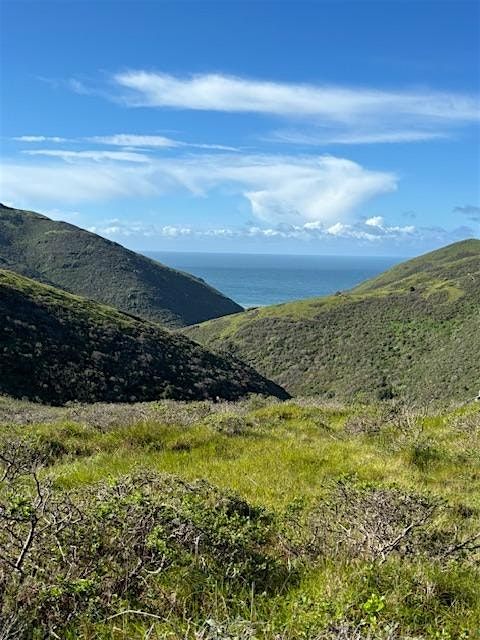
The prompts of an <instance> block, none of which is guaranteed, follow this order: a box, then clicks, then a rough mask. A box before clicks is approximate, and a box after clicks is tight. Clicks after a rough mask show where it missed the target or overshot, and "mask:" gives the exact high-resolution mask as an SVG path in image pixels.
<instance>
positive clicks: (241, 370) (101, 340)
mask: <svg viewBox="0 0 480 640" xmlns="http://www.w3.org/2000/svg"><path fill="white" fill-rule="evenodd" d="M0 393H4V394H7V395H11V396H14V397H17V398H18V397H26V398H29V399H35V400H40V401H43V402H47V403H50V404H63V403H65V402H67V401H69V400H79V401H83V402H93V401H98V400H103V401H108V402H112V401H121V402H129V401H134V400H153V399H158V398H175V399H185V400H188V399H192V400H195V399H202V398H212V399H215V398H216V397H220V398H226V399H235V398H239V397H241V396H244V395H246V394H248V393H260V394H263V395H274V396H277V397H280V398H285V397H288V394H286V393H285V392H284V391H283V389H281V388H280V387H278V386H277V385H275V384H274V383H271V382H270V381H268V380H266V379H265V378H263V377H262V376H261V375H259V374H258V373H257V372H256V371H254V370H253V369H252V368H250V367H249V366H247V365H245V364H243V363H241V362H237V361H235V360H233V359H231V358H225V357H222V356H218V355H214V354H212V353H210V352H208V351H207V350H206V349H204V348H203V347H200V346H199V345H197V344H195V343H194V342H192V341H190V340H189V339H188V338H186V337H184V336H181V335H178V334H174V333H172V332H170V331H167V330H166V329H162V328H161V327H160V326H158V325H156V324H154V323H151V322H149V321H146V320H140V319H138V318H135V317H133V316H129V315H127V314H124V313H121V312H118V311H117V310H115V309H113V308H111V307H107V306H104V305H101V304H98V303H96V302H93V301H91V300H87V299H85V298H81V297H79V296H75V295H72V294H69V293H66V292H64V291H61V290H59V289H55V288H53V287H50V286H47V285H43V284H40V283H38V282H35V281H34V280H30V279H28V278H25V277H23V276H20V275H18V274H15V273H13V272H10V271H5V270H0Z"/></svg>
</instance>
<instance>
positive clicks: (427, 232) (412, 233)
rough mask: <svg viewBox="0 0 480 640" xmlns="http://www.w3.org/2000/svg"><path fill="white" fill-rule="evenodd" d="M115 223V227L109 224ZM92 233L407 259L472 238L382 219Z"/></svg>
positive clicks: (106, 227) (105, 227) (102, 227)
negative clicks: (387, 251)
mask: <svg viewBox="0 0 480 640" xmlns="http://www.w3.org/2000/svg"><path fill="white" fill-rule="evenodd" d="M112 223H114V224H112ZM90 230H91V231H94V232H95V233H99V234H100V235H104V236H107V237H110V238H113V239H118V240H120V241H121V240H122V238H129V239H130V240H135V241H136V242H137V243H141V242H142V239H144V238H157V239H166V240H178V239H180V238H191V239H195V240H202V239H212V238H213V239H221V240H224V241H232V242H238V241H248V240H252V239H261V240H264V241H267V242H275V243H279V242H280V243H281V242H284V241H292V240H295V241H302V242H309V243H310V242H314V243H320V245H321V246H327V245H328V246H329V247H335V246H345V244H343V245H342V243H344V242H345V241H347V242H351V241H354V242H355V243H356V244H357V245H360V246H364V247H368V246H370V247H371V246H372V245H374V246H375V247H376V248H375V251H378V250H379V247H384V248H386V247H389V248H391V247H397V248H398V250H399V251H402V252H404V253H403V255H407V254H408V253H410V252H411V250H412V247H418V248H420V249H422V248H423V249H424V248H425V247H429V248H433V247H437V246H442V245H445V244H448V243H450V242H455V241H457V240H461V239H464V238H466V237H469V236H471V235H472V230H471V229H470V228H468V227H458V228H456V229H452V230H447V229H443V228H441V227H414V226H411V225H409V226H404V227H402V226H398V225H391V224H388V223H386V222H385V221H384V220H383V218H382V225H381V226H378V225H374V226H372V225H367V224H366V222H361V221H360V222H356V223H353V224H345V223H343V222H340V221H337V222H335V223H334V224H332V225H330V226H328V225H324V224H322V223H320V222H316V223H313V222H311V223H306V224H304V225H279V226H276V227H266V228H265V227H260V226H254V225H250V226H245V227H214V228H209V229H198V228H194V227H191V226H185V225H182V226H180V225H178V226H176V225H166V226H162V225H154V224H144V223H141V222H132V223H130V222H124V223H121V222H120V221H118V220H117V221H105V222H104V223H103V224H102V223H101V224H99V225H98V226H95V227H91V228H90Z"/></svg>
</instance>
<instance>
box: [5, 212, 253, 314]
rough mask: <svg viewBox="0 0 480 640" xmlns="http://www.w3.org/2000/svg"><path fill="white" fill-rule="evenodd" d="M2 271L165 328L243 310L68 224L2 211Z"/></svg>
mask: <svg viewBox="0 0 480 640" xmlns="http://www.w3.org/2000/svg"><path fill="white" fill-rule="evenodd" d="M0 267H3V268H5V269H10V270H12V271H16V272H17V273H20V274H22V275H25V276H28V277H29V278H34V279H35V280H39V281H41V282H44V283H46V284H51V285H53V286H56V287H59V288H61V289H65V290H66V291H69V292H71V293H75V294H78V295H82V296H85V297H87V298H92V299H93V300H96V301H97V302H102V303H104V304H108V305H111V306H113V307H116V308H118V309H121V310H122V311H125V312H127V313H132V314H135V315H138V316H140V317H142V318H146V319H147V320H155V321H157V322H161V323H163V324H166V325H169V326H184V325H188V324H193V323H195V322H202V321H203V320H208V319H210V318H217V317H219V316H224V315H227V314H229V313H236V312H238V311H241V310H242V308H241V307H240V306H239V305H238V304H236V303H235V302H233V301H232V300H230V299H229V298H227V297H225V296H224V295H222V294H221V293H220V292H219V291H217V290H215V289H213V288H212V287H210V286H208V285H207V284H206V283H205V282H203V281H202V280H200V279H198V278H195V277H193V276H191V275H189V274H186V273H182V272H180V271H176V270H174V269H170V268H168V267H166V266H165V265H162V264H160V263H159V262H156V261H155V260H152V259H150V258H146V257H145V256H142V255H139V254H138V253H134V252H133V251H129V250H128V249H125V247H122V246H120V245H119V244H117V243H116V242H111V241H110V240H106V239H105V238H101V237H100V236H98V235H96V234H94V233H90V232H88V231H85V230H83V229H79V228H78V227H75V226H74V225H71V224H67V223H66V222H56V221H53V220H50V219H49V218H46V217H45V216H42V215H39V214H37V213H33V212H32V211H22V210H18V209H11V208H9V207H5V206H4V205H0Z"/></svg>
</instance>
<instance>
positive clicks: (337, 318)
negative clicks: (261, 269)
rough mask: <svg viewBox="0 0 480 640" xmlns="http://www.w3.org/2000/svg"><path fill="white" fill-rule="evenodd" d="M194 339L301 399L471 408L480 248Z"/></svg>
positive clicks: (414, 264) (478, 339) (235, 321)
mask: <svg viewBox="0 0 480 640" xmlns="http://www.w3.org/2000/svg"><path fill="white" fill-rule="evenodd" d="M186 333H187V335H188V336H189V337H191V338H193V339H194V340H197V341H198V342H200V343H201V344H204V345H206V346H208V347H210V348H213V349H215V350H223V351H226V352H229V353H233V354H235V355H237V356H239V357H241V358H243V359H244V360H245V361H247V362H249V363H250V364H252V365H253V366H254V367H256V368H257V370H258V371H260V372H261V373H262V374H263V375H266V376H268V377H270V378H271V379H273V380H275V381H276V382H278V383H279V384H281V385H283V386H284V387H285V388H286V389H287V390H288V391H289V392H290V393H294V394H320V395H322V396H325V397H340V398H347V399H348V398H352V397H358V396H360V397H366V398H371V397H377V398H389V397H404V398H412V399H418V400H428V399H441V398H443V397H448V398H449V399H450V400H453V399H465V398H466V399H468V398H471V397H473V396H474V395H476V394H477V392H478V389H479V388H480V364H479V363H480V240H466V241H463V242H458V243H455V244H453V245H450V246H448V247H445V248H443V249H440V250H438V251H434V252H432V253H429V254H426V255H424V256H421V257H419V258H415V259H414V260H410V261H408V262H405V263H403V264H400V265H397V266H396V267H394V268H393V269H391V270H389V271H387V272H385V273H384V274H382V275H380V276H378V277H377V278H374V279H372V280H369V281H367V282H365V283H363V284H361V285H360V286H358V287H356V288H355V289H352V290H351V291H348V292H344V293H340V294H337V295H334V296H329V297H325V298H316V299H310V300H303V301H299V302H293V303H287V304H282V305H276V306H273V307H265V308H263V309H255V310H251V311H247V312H244V313H241V314H237V315H234V316H230V317H228V318H220V319H218V320H214V321H210V322H206V323H203V324H201V325H199V326H194V327H191V328H189V329H187V330H186Z"/></svg>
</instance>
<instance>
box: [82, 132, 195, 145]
mask: <svg viewBox="0 0 480 640" xmlns="http://www.w3.org/2000/svg"><path fill="white" fill-rule="evenodd" d="M87 140H89V141H90V142H96V143H99V144H110V145H113V146H120V147H160V148H170V147H179V146H181V145H182V144H183V143H181V142H179V141H178V140H172V138H166V137H165V136H156V135H155V136H152V135H137V134H133V133H116V134H114V135H112V136H92V137H90V138H87Z"/></svg>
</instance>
